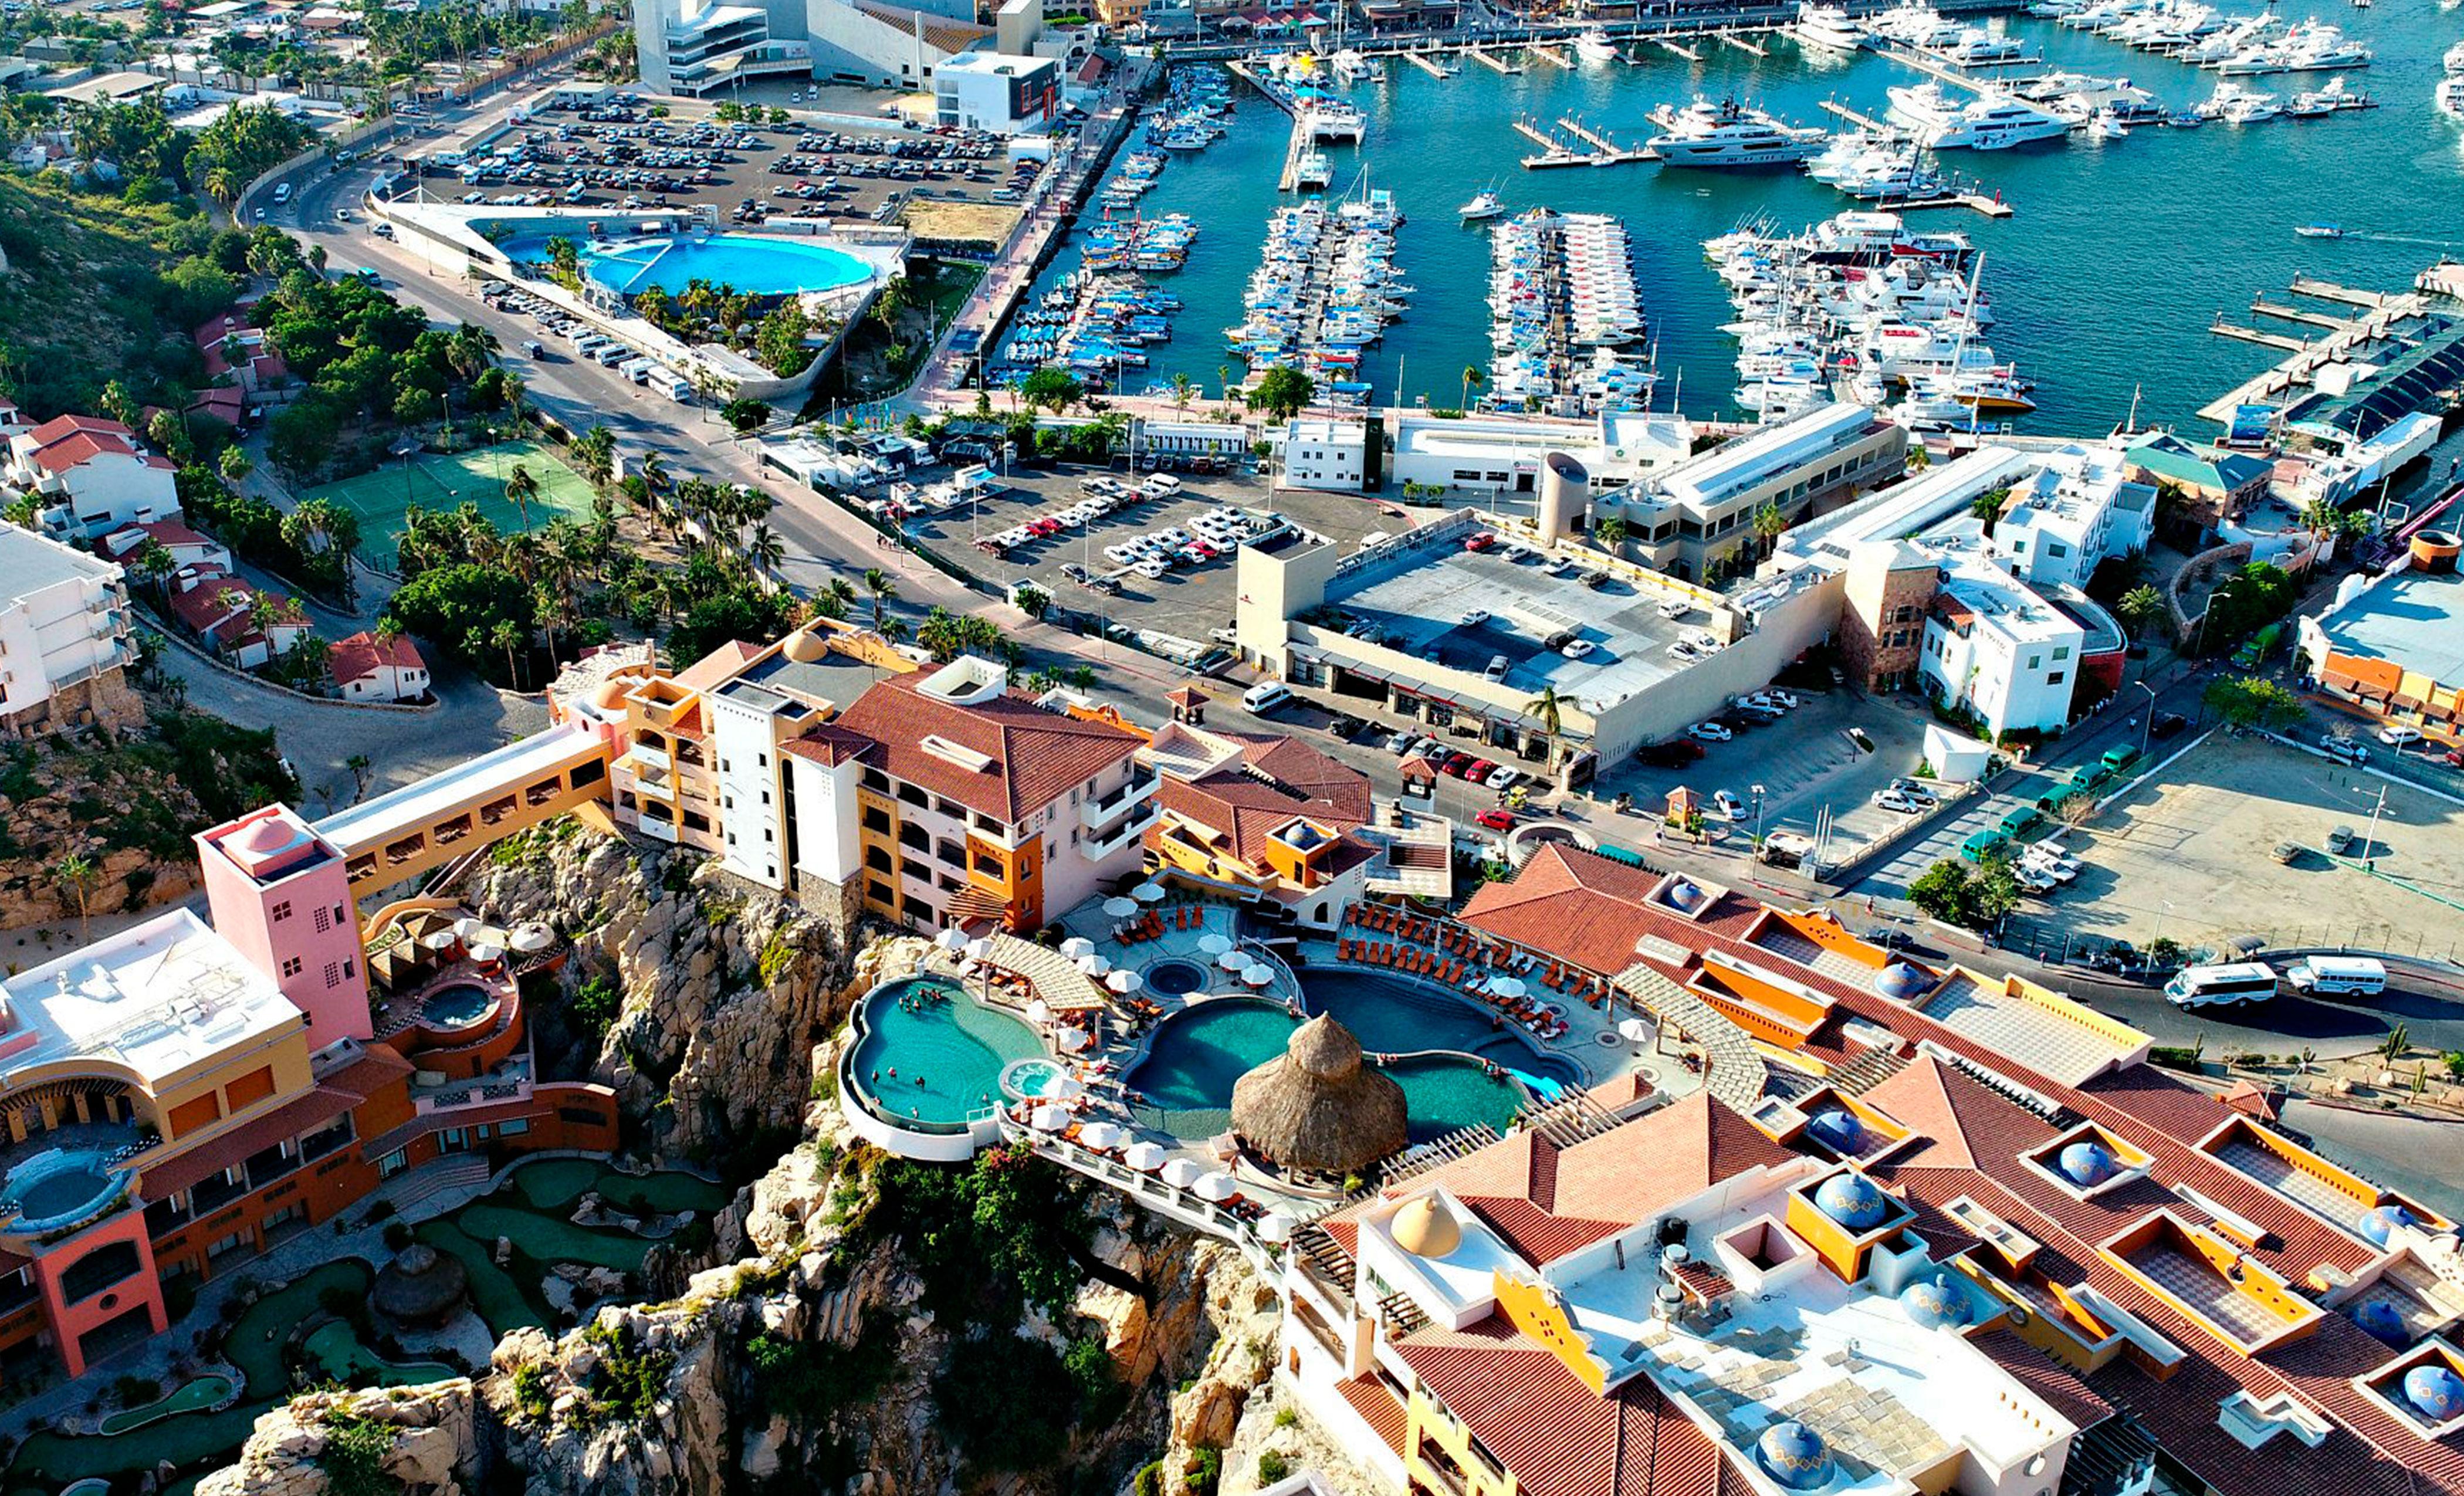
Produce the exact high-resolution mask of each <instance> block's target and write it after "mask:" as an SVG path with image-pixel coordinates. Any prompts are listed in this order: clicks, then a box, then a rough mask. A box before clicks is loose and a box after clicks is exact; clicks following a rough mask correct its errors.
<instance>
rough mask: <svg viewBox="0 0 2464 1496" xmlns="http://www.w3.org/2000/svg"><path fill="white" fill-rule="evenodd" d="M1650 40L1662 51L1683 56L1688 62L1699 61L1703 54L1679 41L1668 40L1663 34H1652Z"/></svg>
mask: <svg viewBox="0 0 2464 1496" xmlns="http://www.w3.org/2000/svg"><path fill="white" fill-rule="evenodd" d="M1651 40H1652V44H1653V45H1654V46H1657V47H1658V48H1660V49H1661V51H1662V52H1669V53H1674V54H1676V55H1678V56H1681V57H1683V58H1684V59H1685V60H1686V61H1688V62H1700V61H1702V60H1703V55H1702V54H1701V53H1699V52H1696V51H1695V50H1694V49H1693V48H1691V47H1688V46H1685V45H1684V44H1683V43H1681V42H1673V41H1670V40H1669V39H1668V38H1667V37H1665V36H1654V37H1653V38H1651Z"/></svg>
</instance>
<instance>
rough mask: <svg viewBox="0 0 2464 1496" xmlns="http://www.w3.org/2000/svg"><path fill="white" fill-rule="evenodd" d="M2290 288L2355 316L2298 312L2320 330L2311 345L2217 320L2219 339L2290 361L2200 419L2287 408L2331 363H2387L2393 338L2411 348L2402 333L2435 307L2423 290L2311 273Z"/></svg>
mask: <svg viewBox="0 0 2464 1496" xmlns="http://www.w3.org/2000/svg"><path fill="white" fill-rule="evenodd" d="M2425 278H2427V277H2425ZM2288 289H2289V290H2290V291H2291V293H2292V294H2293V295H2295V296H2301V297H2314V298H2316V299H2318V300H2321V301H2334V302H2339V303H2341V304H2343V305H2345V306H2349V307H2352V308H2354V312H2353V315H2352V316H2350V317H2349V318H2340V317H2336V316H2333V315H2332V314H2328V313H2323V312H2310V311H2308V310H2307V309H2306V308H2305V309H2299V310H2300V311H2301V313H2302V315H2300V316H2299V318H2296V319H2294V320H2299V321H2300V322H2302V323H2303V324H2305V325H2308V326H2313V327H2318V328H2320V329H2321V334H2320V336H2319V337H2316V338H2313V339H2310V340H2308V341H2303V340H2301V339H2299V338H2290V337H2286V336H2285V335H2283V334H2281V333H2269V332H2262V331H2260V330H2258V329H2257V328H2255V327H2243V326H2239V325H2237V324H2235V323H2233V322H2228V321H2226V320H2225V319H2224V318H2223V317H2222V316H2221V315H2220V316H2218V317H2217V319H2215V321H2214V322H2213V323H2212V324H2211V325H2210V327H2209V328H2208V331H2210V332H2211V333H2214V334H2215V335H2216V336H2217V337H2219V338H2233V339H2236V340H2238V341H2243V342H2255V343H2263V344H2265V345H2266V346H2268V347H2271V348H2282V349H2284V350H2285V351H2286V353H2287V355H2288V357H2286V358H2285V359H2284V360H2283V362H2281V363H2277V365H2276V366H2275V367H2274V368H2271V369H2269V370H2267V371H2265V372H2264V373H2261V374H2258V375H2255V376H2253V377H2252V378H2250V379H2247V380H2244V381H2243V382H2242V383H2240V384H2239V385H2234V386H2233V388H2232V389H2230V390H2227V391H2226V392H2225V393H2224V394H2222V395H2219V396H2217V397H2216V398H2215V399H2214V400H2211V401H2210V402H2208V404H2206V405H2204V406H2202V407H2199V418H2200V419H2201V420H2203V421H2213V422H2215V423H2216V424H2217V425H2219V426H2230V425H2232V424H2233V411H2234V409H2235V408H2236V407H2241V406H2248V405H2284V404H2287V403H2289V402H2290V401H2291V400H2292V399H2293V398H2295V397H2296V396H2297V395H2298V394H2299V391H2301V390H2303V389H2305V388H2308V387H2309V386H2310V385H2313V384H2314V383H2315V381H2316V379H2317V377H2318V373H2319V371H2320V370H2321V368H2324V367H2326V366H2327V365H2328V364H2331V363H2384V362H2386V361H2387V359H2388V358H2389V357H2391V356H2392V355H2391V354H2390V353H2389V351H2388V346H2389V340H2391V339H2392V340H2395V342H2394V345H2393V346H2394V347H2395V348H2396V349H2397V350H2399V351H2400V350H2401V348H2403V347H2405V346H2408V345H2409V344H2407V343H2406V342H2405V341H2404V340H2405V339H2406V337H2407V333H2406V331H2404V329H2409V328H2414V327H2418V326H2419V325H2420V319H2421V317H2422V315H2423V314H2424V313H2425V312H2426V311H2427V310H2428V309H2429V308H2430V306H2431V297H2429V296H2426V295H2423V294H2422V293H2420V292H2410V291H2403V292H2383V291H2361V290H2356V289H2354V288H2353V287H2351V286H2340V285H2337V284H2336V283H2335V282H2334V281H2330V280H2316V279H2313V278H2312V277H2310V276H2308V275H2296V276H2294V277H2293V281H2292V284H2291V285H2290V287H2289V288H2288ZM2251 310H2252V311H2254V312H2259V313H2263V314H2264V315H2266V316H2269V317H2278V316H2282V315H2283V314H2284V313H2287V312H2292V311H2295V310H2297V309H2295V308H2292V307H2287V306H2284V305H2282V304H2281V303H2274V302H2266V301H2264V300H2262V301H2259V302H2255V303H2254V304H2253V306H2252V308H2251Z"/></svg>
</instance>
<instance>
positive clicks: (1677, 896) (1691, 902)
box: [1668, 878, 1704, 912]
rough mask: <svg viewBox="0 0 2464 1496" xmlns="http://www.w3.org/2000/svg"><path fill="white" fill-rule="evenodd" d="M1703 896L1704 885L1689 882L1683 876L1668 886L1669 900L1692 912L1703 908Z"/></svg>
mask: <svg viewBox="0 0 2464 1496" xmlns="http://www.w3.org/2000/svg"><path fill="white" fill-rule="evenodd" d="M1703 896H1704V895H1703V888H1702V885H1700V884H1697V883H1692V882H1688V881H1687V880H1685V879H1683V878H1680V879H1678V880H1677V881H1676V882H1674V883H1671V884H1670V885H1669V886H1668V902H1669V903H1671V904H1674V905H1676V906H1677V907H1678V908H1679V909H1682V910H1686V911H1688V912H1691V911H1693V910H1696V909H1699V908H1701V907H1702V904H1703Z"/></svg>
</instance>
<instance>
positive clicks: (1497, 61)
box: [1463, 47, 1523, 75]
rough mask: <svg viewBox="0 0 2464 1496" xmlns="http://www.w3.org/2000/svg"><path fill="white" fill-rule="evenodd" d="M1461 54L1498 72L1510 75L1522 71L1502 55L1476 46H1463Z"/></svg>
mask: <svg viewBox="0 0 2464 1496" xmlns="http://www.w3.org/2000/svg"><path fill="white" fill-rule="evenodd" d="M1463 55H1465V56H1467V57H1469V58H1471V60H1473V61H1474V62H1477V63H1479V64H1480V65H1481V66H1482V67H1485V68H1494V69H1496V70H1497V71H1498V72H1500V73H1505V74H1508V75H1511V74H1516V73H1520V72H1522V71H1523V70H1522V69H1521V68H1520V67H1517V66H1516V65H1514V64H1513V63H1510V62H1508V61H1507V60H1506V59H1505V58H1504V57H1501V56H1498V55H1495V54H1493V53H1487V52H1484V51H1482V50H1481V49H1480V48H1478V47H1465V48H1464V49H1463Z"/></svg>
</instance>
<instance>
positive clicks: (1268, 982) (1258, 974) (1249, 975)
mask: <svg viewBox="0 0 2464 1496" xmlns="http://www.w3.org/2000/svg"><path fill="white" fill-rule="evenodd" d="M1241 979H1242V980H1243V981H1245V982H1247V983H1248V984H1249V985H1250V986H1252V987H1271V986H1273V985H1274V984H1275V969H1274V968H1273V967H1271V966H1252V967H1250V968H1249V969H1248V970H1247V971H1244V972H1243V973H1242V974H1241Z"/></svg>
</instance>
